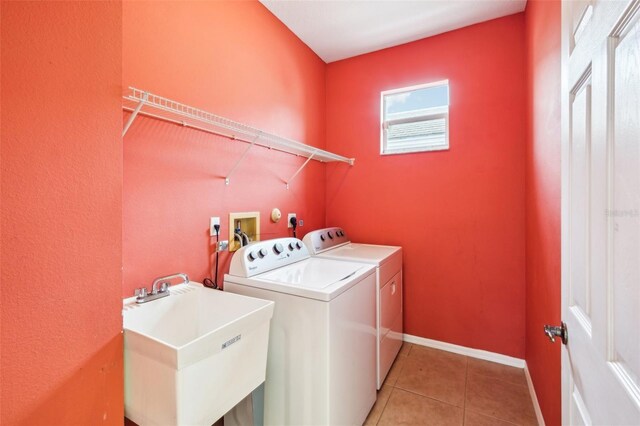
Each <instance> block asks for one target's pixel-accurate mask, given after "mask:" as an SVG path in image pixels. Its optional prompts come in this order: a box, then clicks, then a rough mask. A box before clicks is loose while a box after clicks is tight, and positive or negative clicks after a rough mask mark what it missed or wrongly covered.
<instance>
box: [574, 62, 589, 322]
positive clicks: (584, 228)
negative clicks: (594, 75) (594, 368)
mask: <svg viewBox="0 0 640 426" xmlns="http://www.w3.org/2000/svg"><path fill="white" fill-rule="evenodd" d="M590 76H591V70H590V69H588V70H587V71H586V72H585V76H584V77H583V78H582V79H581V81H580V82H579V84H578V87H576V88H575V89H574V92H575V93H574V94H573V96H572V97H573V104H572V105H571V141H570V144H571V147H570V149H571V164H570V166H569V167H570V174H571V187H570V189H569V191H570V199H571V203H570V205H571V241H570V243H569V244H570V246H571V247H572V256H571V265H570V268H571V270H570V282H569V285H570V289H569V291H570V295H571V296H570V298H571V302H570V303H571V313H572V314H573V315H575V316H576V318H577V319H578V322H579V323H580V324H581V326H582V327H584V329H585V331H586V332H587V333H589V334H591V318H590V315H591V284H590V279H589V268H588V267H587V266H588V264H589V262H588V257H589V229H590V226H589V216H590V215H589V199H590V192H591V191H590V189H591V179H590V163H591V77H590Z"/></svg>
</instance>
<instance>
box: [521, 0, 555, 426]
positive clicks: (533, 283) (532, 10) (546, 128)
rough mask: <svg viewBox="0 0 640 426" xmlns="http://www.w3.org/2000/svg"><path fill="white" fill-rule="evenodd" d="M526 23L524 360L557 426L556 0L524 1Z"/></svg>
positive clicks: (546, 414)
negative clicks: (546, 328) (547, 329)
mask: <svg viewBox="0 0 640 426" xmlns="http://www.w3.org/2000/svg"><path fill="white" fill-rule="evenodd" d="M525 21H526V45H527V73H528V78H527V117H528V122H527V144H526V147H527V155H526V178H525V180H526V194H527V198H526V208H527V222H526V232H527V233H526V242H527V248H526V253H527V257H526V265H527V266H526V270H527V293H526V300H527V319H526V343H527V344H526V347H527V352H526V360H527V365H528V367H529V371H530V373H531V378H532V380H533V383H534V385H535V389H536V394H537V396H538V401H539V403H540V407H541V409H542V413H543V415H544V418H545V421H546V423H547V425H559V424H560V422H561V415H560V408H561V407H560V345H558V344H555V345H552V344H550V343H549V341H548V339H547V338H546V337H545V336H544V334H543V333H542V326H543V325H544V324H559V323H560V1H548V0H545V1H542V0H535V1H531V0H529V2H528V3H527V9H526V11H525Z"/></svg>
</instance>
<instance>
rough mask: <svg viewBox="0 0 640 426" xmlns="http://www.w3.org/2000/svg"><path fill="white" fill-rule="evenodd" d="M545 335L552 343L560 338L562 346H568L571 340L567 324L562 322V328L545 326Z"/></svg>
mask: <svg viewBox="0 0 640 426" xmlns="http://www.w3.org/2000/svg"><path fill="white" fill-rule="evenodd" d="M544 334H546V335H547V337H548V338H549V340H550V341H551V343H553V342H555V341H556V336H557V337H560V339H561V340H562V344H563V345H566V344H567V341H568V340H569V332H568V331H567V324H565V323H564V321H563V322H560V327H558V326H557V325H545V326H544Z"/></svg>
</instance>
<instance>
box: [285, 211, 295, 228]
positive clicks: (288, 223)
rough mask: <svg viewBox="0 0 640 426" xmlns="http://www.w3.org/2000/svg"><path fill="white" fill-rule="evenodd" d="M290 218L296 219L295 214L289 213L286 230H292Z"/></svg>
mask: <svg viewBox="0 0 640 426" xmlns="http://www.w3.org/2000/svg"><path fill="white" fill-rule="evenodd" d="M292 217H296V214H295V213H289V214H288V215H287V228H293V226H292V225H291V218H292Z"/></svg>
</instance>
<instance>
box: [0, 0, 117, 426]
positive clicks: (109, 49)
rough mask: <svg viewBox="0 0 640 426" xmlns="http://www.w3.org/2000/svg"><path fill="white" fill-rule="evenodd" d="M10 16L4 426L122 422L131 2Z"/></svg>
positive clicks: (41, 8)
mask: <svg viewBox="0 0 640 426" xmlns="http://www.w3.org/2000/svg"><path fill="white" fill-rule="evenodd" d="M1 7H2V65H3V68H2V91H1V92H2V93H1V96H2V98H1V103H2V106H3V108H2V147H1V158H2V196H1V202H2V216H1V224H2V261H1V265H2V295H1V301H2V313H1V322H2V335H1V339H0V344H1V346H2V355H1V357H2V359H1V365H2V370H1V378H0V383H1V388H2V400H1V401H0V405H2V413H1V418H0V423H1V424H2V425H7V426H8V425H16V424H25V425H39V424H42V425H52V424H56V425H89V424H90V425H97V424H121V423H122V413H123V381H122V337H121V333H120V331H121V328H122V317H121V310H122V299H121V288H122V272H121V261H122V237H121V235H122V145H121V142H120V137H119V135H120V133H121V131H122V114H121V112H120V105H121V102H120V93H119V92H120V87H119V86H120V80H121V59H120V58H121V51H122V43H121V42H122V35H121V31H122V27H121V24H122V8H121V4H120V3H119V2H99V3H96V2H66V3H60V2H55V3H50V2H49V3H48V2H6V1H3V2H2V6H1Z"/></svg>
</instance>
